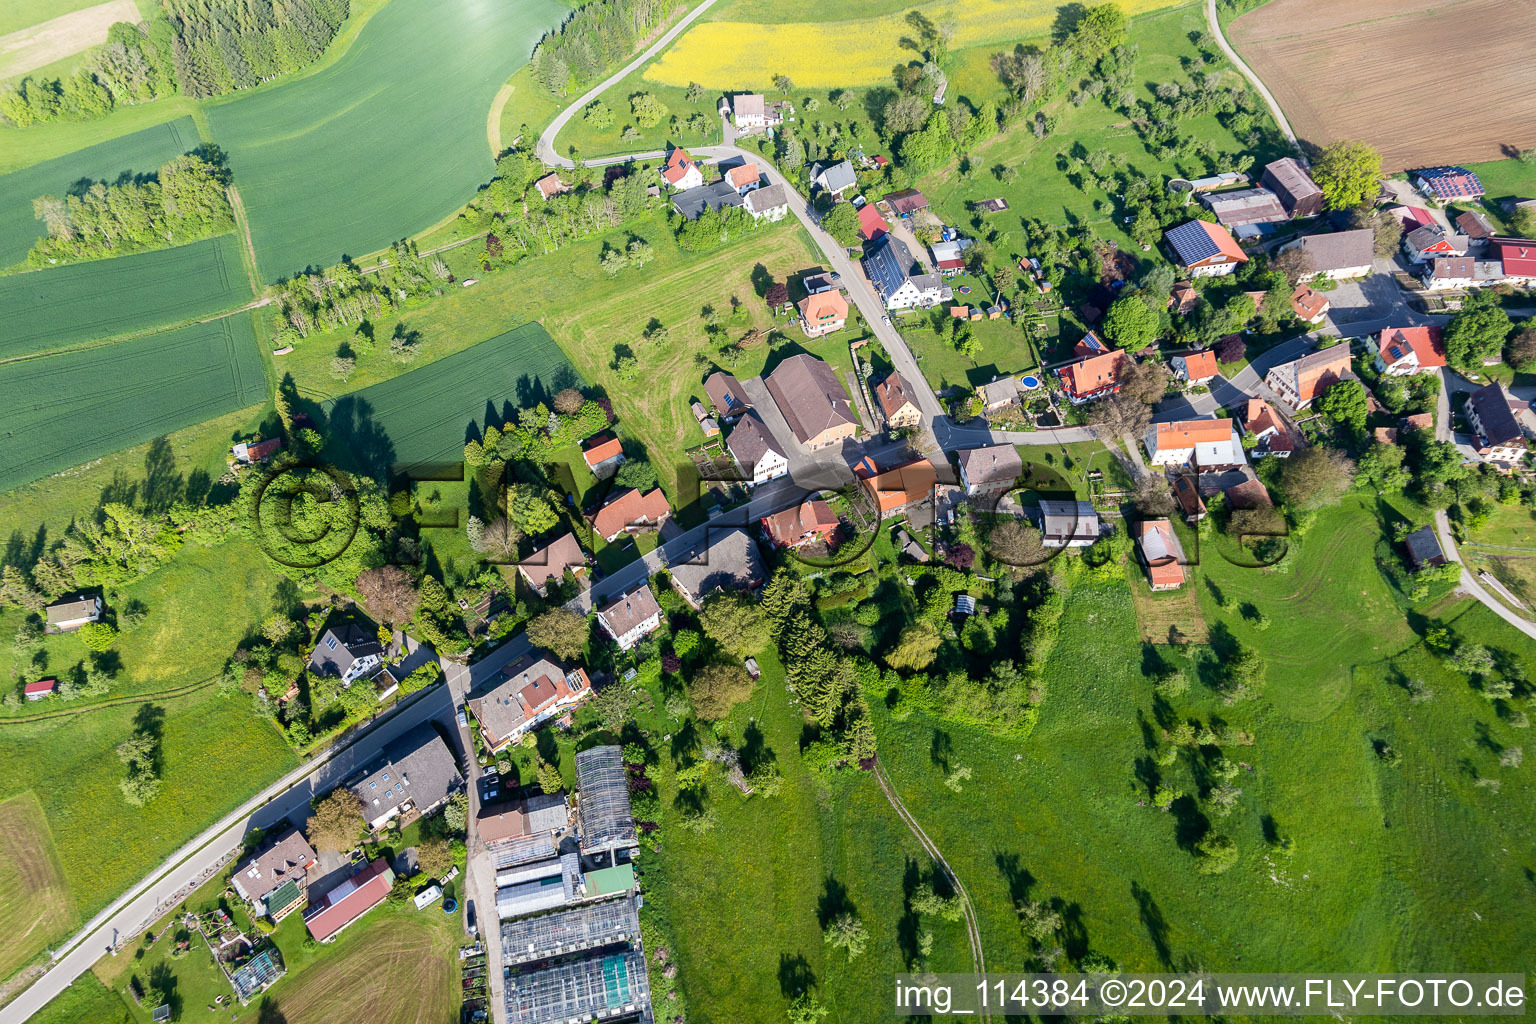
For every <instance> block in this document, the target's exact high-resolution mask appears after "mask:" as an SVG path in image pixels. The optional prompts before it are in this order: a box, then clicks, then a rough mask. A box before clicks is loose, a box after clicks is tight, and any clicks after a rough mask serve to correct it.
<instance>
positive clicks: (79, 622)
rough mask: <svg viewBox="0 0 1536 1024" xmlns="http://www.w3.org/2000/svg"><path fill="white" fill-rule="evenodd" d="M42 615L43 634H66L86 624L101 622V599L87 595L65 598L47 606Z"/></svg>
mask: <svg viewBox="0 0 1536 1024" xmlns="http://www.w3.org/2000/svg"><path fill="white" fill-rule="evenodd" d="M43 615H44V622H45V625H44V627H43V628H44V631H45V632H48V633H68V632H70V631H71V630H75V629H79V628H80V627H81V626H83V625H85V624H86V623H87V622H100V621H101V598H99V597H94V596H91V595H87V594H82V595H80V596H78V597H71V598H67V599H65V600H63V601H58V602H55V603H54V604H51V605H49V606H48V607H47V608H46V609H44V611H43Z"/></svg>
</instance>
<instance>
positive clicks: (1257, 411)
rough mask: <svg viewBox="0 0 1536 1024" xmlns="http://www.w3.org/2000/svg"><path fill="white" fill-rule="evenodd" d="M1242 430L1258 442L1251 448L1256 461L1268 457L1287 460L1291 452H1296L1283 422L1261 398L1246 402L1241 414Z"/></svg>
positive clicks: (1294, 444) (1294, 443)
mask: <svg viewBox="0 0 1536 1024" xmlns="http://www.w3.org/2000/svg"><path fill="white" fill-rule="evenodd" d="M1243 429H1244V430H1246V431H1247V432H1248V433H1250V434H1252V435H1253V437H1254V440H1256V441H1257V442H1258V444H1256V445H1255V446H1254V447H1253V457H1254V458H1256V459H1262V458H1265V457H1266V456H1270V455H1274V456H1276V457H1278V458H1282V459H1288V458H1290V457H1291V452H1293V451H1295V450H1296V442H1294V441H1292V440H1291V435H1290V434H1289V433H1287V432H1286V429H1285V422H1284V421H1283V420H1281V419H1280V416H1279V415H1278V414H1277V413H1276V412H1275V410H1274V408H1273V407H1271V406H1270V404H1269V403H1268V402H1266V401H1264V399H1262V398H1250V399H1249V400H1248V408H1247V409H1246V410H1245V411H1244V413H1243Z"/></svg>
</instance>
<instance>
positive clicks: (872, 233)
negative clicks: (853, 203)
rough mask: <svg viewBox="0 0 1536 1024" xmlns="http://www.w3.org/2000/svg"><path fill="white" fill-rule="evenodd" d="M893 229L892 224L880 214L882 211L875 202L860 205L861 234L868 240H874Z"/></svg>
mask: <svg viewBox="0 0 1536 1024" xmlns="http://www.w3.org/2000/svg"><path fill="white" fill-rule="evenodd" d="M890 230H891V226H890V225H889V224H887V223H886V222H885V218H884V217H882V216H880V211H879V210H877V209H875V204H874V203H865V204H864V205H863V206H861V207H859V234H861V235H863V236H864V238H865V239H866V240H867V241H870V242H873V241H874V240H875V239H877V238H879V237H880V236H881V235H883V234H885V233H887V232H888V231H890Z"/></svg>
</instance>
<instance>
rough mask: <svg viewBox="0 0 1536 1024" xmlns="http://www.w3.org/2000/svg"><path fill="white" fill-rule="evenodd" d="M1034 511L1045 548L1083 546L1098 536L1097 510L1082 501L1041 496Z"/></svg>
mask: <svg viewBox="0 0 1536 1024" xmlns="http://www.w3.org/2000/svg"><path fill="white" fill-rule="evenodd" d="M1037 515H1038V519H1039V523H1040V532H1041V533H1042V534H1044V541H1043V543H1044V545H1045V546H1046V547H1048V548H1085V547H1087V546H1088V545H1090V544H1092V543H1093V542H1094V541H1096V540H1098V539H1099V533H1100V527H1099V514H1098V513H1097V512H1095V511H1094V508H1093V505H1091V504H1090V503H1088V502H1086V501H1054V500H1050V499H1046V498H1042V499H1041V500H1040V509H1039V512H1038V513H1037Z"/></svg>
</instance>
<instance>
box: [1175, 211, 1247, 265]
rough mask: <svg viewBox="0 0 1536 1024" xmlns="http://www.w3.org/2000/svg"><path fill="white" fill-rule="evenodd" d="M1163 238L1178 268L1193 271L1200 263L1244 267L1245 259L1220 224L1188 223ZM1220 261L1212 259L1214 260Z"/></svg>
mask: <svg viewBox="0 0 1536 1024" xmlns="http://www.w3.org/2000/svg"><path fill="white" fill-rule="evenodd" d="M1164 237H1165V238H1166V239H1167V240H1168V244H1169V245H1170V246H1172V247H1173V251H1174V253H1175V254H1177V256H1178V257H1179V263H1180V265H1181V266H1186V267H1193V266H1197V265H1199V264H1201V263H1205V262H1208V261H1209V262H1212V263H1231V262H1237V263H1246V262H1247V261H1248V256H1247V254H1246V253H1244V252H1243V250H1242V249H1241V248H1240V247H1239V246H1238V244H1237V240H1236V239H1234V238H1233V237H1232V233H1231V232H1230V231H1228V230H1227V229H1226V228H1224V227H1222V226H1221V225H1220V224H1212V223H1211V222H1210V221H1205V220H1192V221H1187V222H1185V223H1183V224H1180V225H1179V226H1178V227H1176V228H1173V229H1171V230H1169V231H1168V233H1167V234H1166V235H1164ZM1217 256H1220V257H1223V258H1222V259H1214V257H1217Z"/></svg>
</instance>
